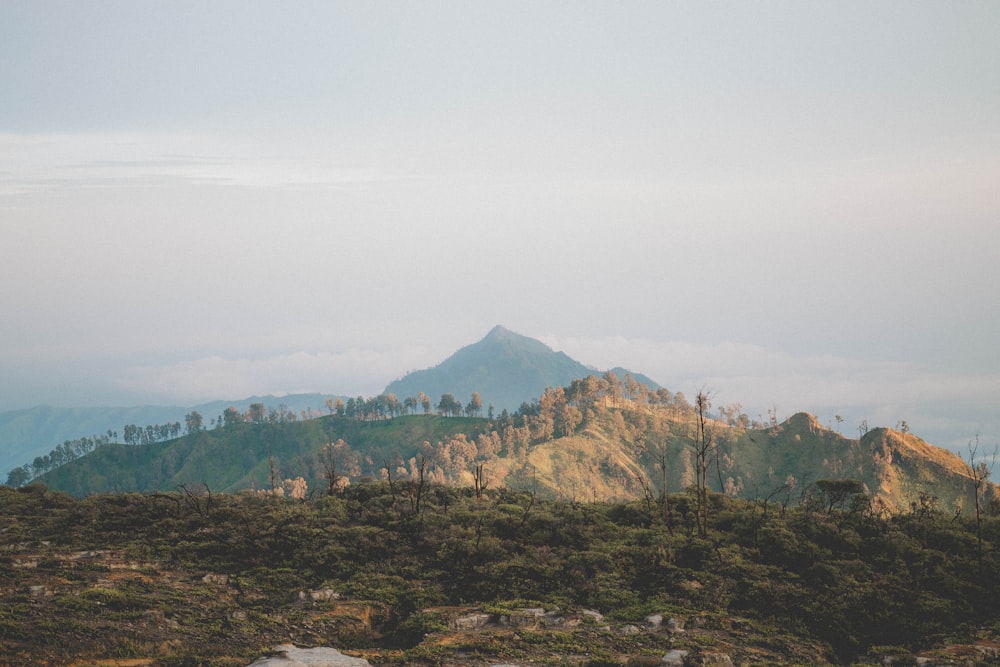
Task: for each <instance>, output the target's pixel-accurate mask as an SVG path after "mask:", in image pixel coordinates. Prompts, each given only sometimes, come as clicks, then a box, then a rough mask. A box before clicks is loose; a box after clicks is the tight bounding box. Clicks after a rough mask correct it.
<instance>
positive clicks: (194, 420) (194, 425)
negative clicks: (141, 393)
mask: <svg viewBox="0 0 1000 667" xmlns="http://www.w3.org/2000/svg"><path fill="white" fill-rule="evenodd" d="M201 425H202V418H201V413H200V412H198V411H197V410H192V411H191V412H189V413H187V414H186V415H184V429H185V433H187V434H188V435H194V434H195V433H198V432H199V431H201ZM126 428H127V427H126Z"/></svg>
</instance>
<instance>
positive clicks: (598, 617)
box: [580, 609, 604, 624]
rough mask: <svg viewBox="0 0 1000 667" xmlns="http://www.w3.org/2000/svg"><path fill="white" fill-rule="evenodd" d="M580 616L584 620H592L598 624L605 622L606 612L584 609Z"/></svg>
mask: <svg viewBox="0 0 1000 667" xmlns="http://www.w3.org/2000/svg"><path fill="white" fill-rule="evenodd" d="M580 616H582V617H583V619H584V620H590V621H593V622H594V623H597V624H601V623H603V622H604V614H602V613H601V612H599V611H594V610H593V609H584V610H583V611H581V612H580Z"/></svg>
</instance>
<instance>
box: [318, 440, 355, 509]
mask: <svg viewBox="0 0 1000 667" xmlns="http://www.w3.org/2000/svg"><path fill="white" fill-rule="evenodd" d="M320 464H321V465H322V466H323V477H324V479H326V488H327V493H328V494H329V495H331V496H332V495H334V494H339V493H343V491H344V489H345V488H346V487H347V486H348V485H349V484H350V477H349V476H350V474H351V473H355V474H356V472H357V470H356V469H357V468H358V455H357V454H356V453H355V452H354V451H352V450H351V447H350V446H349V445H348V444H347V443H346V442H344V440H343V439H338V440H337V441H336V442H328V443H326V444H325V445H323V447H322V448H321V449H320Z"/></svg>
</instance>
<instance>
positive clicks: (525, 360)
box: [0, 326, 659, 474]
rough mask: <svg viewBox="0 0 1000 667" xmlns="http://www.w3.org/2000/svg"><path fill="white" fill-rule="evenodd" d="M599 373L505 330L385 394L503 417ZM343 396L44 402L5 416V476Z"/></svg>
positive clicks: (0, 433)
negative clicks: (105, 438) (183, 428)
mask: <svg viewBox="0 0 1000 667" xmlns="http://www.w3.org/2000/svg"><path fill="white" fill-rule="evenodd" d="M612 372H614V373H616V374H617V375H619V376H624V375H625V374H626V373H628V371H626V370H625V369H622V368H615V369H613V370H612ZM594 373H597V374H600V373H601V371H598V370H596V369H594V368H592V367H589V366H585V365H584V364H582V363H580V362H578V361H575V360H573V359H571V358H570V357H568V356H567V355H565V354H563V353H562V352H555V351H553V350H552V349H551V348H550V347H548V346H547V345H545V344H544V343H541V342H540V341H537V340H535V339H533V338H529V337H526V336H521V335H519V334H516V333H514V332H512V331H509V330H507V329H505V328H503V327H502V326H497V327H495V328H494V329H493V330H492V331H490V332H489V333H488V334H487V335H486V337H485V338H483V339H482V340H480V341H479V342H477V343H474V344H472V345H469V346H467V347H464V348H462V349H460V350H459V351H457V352H456V353H455V354H453V355H452V356H451V357H449V358H448V359H446V360H445V361H443V362H441V363H440V364H439V365H437V366H435V367H434V368H430V369H426V370H420V371H414V372H412V373H409V374H407V375H406V376H404V377H402V378H400V379H398V380H396V381H394V382H392V383H390V384H389V386H387V387H386V388H385V391H384V392H383V393H385V394H388V393H394V394H396V396H397V397H399V398H400V399H402V398H404V397H407V396H416V395H417V392H421V391H422V392H424V393H425V394H427V395H428V396H430V397H431V399H432V400H433V402H434V404H435V405H436V404H437V402H438V400H439V399H440V397H441V395H442V394H444V393H446V392H447V393H451V394H453V395H454V396H455V397H456V398H457V399H458V400H460V401H462V402H465V401H468V400H469V398H470V396H471V394H472V392H474V391H475V392H479V394H480V396H481V397H482V400H483V406H484V410H485V409H486V408H487V407H488V406H489V405H490V404H492V405H493V406H494V408H495V410H496V412H497V413H499V412H501V411H502V410H504V409H507V410H509V411H513V410H516V409H517V408H518V407H519V406H520V405H521V403H523V402H526V401H527V402H530V401H532V400H534V399H536V398H538V397H539V396H540V395H541V393H542V392H543V391H544V390H545V388H546V387H560V386H565V385H568V384H569V383H570V382H572V381H573V380H574V379H577V378H581V377H585V376H587V375H590V374H594ZM632 376H633V378H634V379H635V380H636V381H637V382H640V383H642V384H644V385H646V386H648V387H650V388H654V389H655V388H659V385H658V384H657V383H656V382H654V381H653V380H651V379H650V378H648V377H646V376H645V375H642V374H641V373H632ZM334 389H336V388H334ZM337 397H340V398H343V399H347V398H348V397H347V396H346V395H342V394H340V393H336V392H335V393H331V394H294V395H288V396H280V397H278V396H251V397H249V398H242V399H238V400H218V401H212V402H208V403H201V404H198V405H192V406H155V405H145V406H134V407H107V408H102V407H97V408H72V407H70V408H63V407H54V406H48V405H44V406H37V407H34V408H29V409H24V410H13V411H9V412H3V413H0V474H3V473H6V471H8V470H10V469H11V468H13V467H16V466H20V465H23V464H25V463H30V462H31V461H32V460H33V459H34V458H35V457H37V456H44V455H46V454H48V453H49V452H50V451H51V450H52V449H53V448H55V447H56V446H58V445H61V444H62V443H63V442H65V441H67V440H75V439H77V438H81V437H93V436H95V435H97V436H101V435H105V434H107V432H108V431H111V432H112V434H114V433H115V432H117V433H118V437H119V439H120V438H121V437H122V430H123V427H124V426H125V425H126V424H135V425H138V426H140V427H144V426H146V425H148V424H164V423H171V422H180V423H181V424H183V423H184V417H185V415H187V414H188V413H190V412H192V411H197V412H199V413H200V414H201V415H202V417H203V418H204V420H205V425H206V426H209V425H210V423H211V420H213V419H219V418H220V417H221V415H222V412H223V410H225V409H226V408H227V407H230V406H232V407H236V408H237V409H239V410H241V411H245V410H246V409H247V408H248V407H249V406H250V405H251V404H252V403H263V404H264V405H265V406H266V407H268V408H277V407H279V406H281V405H283V406H285V407H286V408H287V409H288V410H289V411H291V412H294V413H296V414H298V415H301V414H302V413H306V414H307V415H308V414H310V413H311V414H314V415H318V414H325V413H326V411H327V407H326V400H327V399H328V398H337ZM112 439H114V438H113V437H112Z"/></svg>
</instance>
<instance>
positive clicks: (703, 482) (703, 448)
mask: <svg viewBox="0 0 1000 667" xmlns="http://www.w3.org/2000/svg"><path fill="white" fill-rule="evenodd" d="M694 404H695V410H696V412H697V415H698V422H697V430H696V432H695V438H694V443H693V448H694V457H695V464H694V470H695V489H694V491H695V508H696V510H697V511H696V515H695V520H696V522H697V526H698V537H703V538H704V537H708V462H709V455H710V454H711V453H712V452H713V451H714V448H715V443H714V441H713V439H712V434H711V433H710V432H709V430H708V428H707V425H706V419H707V415H708V409H709V408H710V407H712V403H711V401H710V400H709V397H708V394H706V393H705V391H704V390H702V391H699V392H698V396H697V397H695V403H694Z"/></svg>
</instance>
